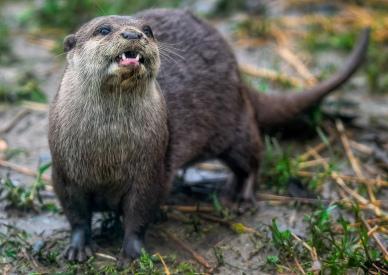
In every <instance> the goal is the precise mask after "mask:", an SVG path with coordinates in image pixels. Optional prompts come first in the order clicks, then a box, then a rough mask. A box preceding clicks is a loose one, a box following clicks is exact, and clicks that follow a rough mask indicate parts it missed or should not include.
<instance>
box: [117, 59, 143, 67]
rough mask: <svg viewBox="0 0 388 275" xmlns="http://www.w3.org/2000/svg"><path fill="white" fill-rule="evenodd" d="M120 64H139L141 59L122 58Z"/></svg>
mask: <svg viewBox="0 0 388 275" xmlns="http://www.w3.org/2000/svg"><path fill="white" fill-rule="evenodd" d="M120 65H123V66H127V65H139V61H138V60H136V58H125V59H124V60H120Z"/></svg>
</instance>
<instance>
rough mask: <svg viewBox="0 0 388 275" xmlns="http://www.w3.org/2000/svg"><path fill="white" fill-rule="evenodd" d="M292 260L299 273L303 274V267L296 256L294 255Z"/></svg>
mask: <svg viewBox="0 0 388 275" xmlns="http://www.w3.org/2000/svg"><path fill="white" fill-rule="evenodd" d="M294 262H295V265H296V267H297V268H298V269H299V271H300V273H302V274H303V275H305V274H306V271H304V269H303V267H302V266H301V264H300V263H299V261H298V259H297V258H296V257H294Z"/></svg>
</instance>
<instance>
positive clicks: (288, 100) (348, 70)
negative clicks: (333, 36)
mask: <svg viewBox="0 0 388 275" xmlns="http://www.w3.org/2000/svg"><path fill="white" fill-rule="evenodd" d="M369 33H370V29H369V28H367V29H364V30H363V31H362V33H361V35H360V38H359V42H358V44H357V46H356V47H355V48H354V50H353V52H352V53H351V55H350V57H349V58H348V60H347V62H346V64H345V66H344V67H343V69H342V70H341V71H339V72H338V73H336V74H335V75H334V76H332V77H331V78H330V79H328V80H326V81H323V82H321V83H319V84H317V85H316V86H314V87H312V88H309V89H307V90H305V91H303V92H294V93H292V92H291V93H290V94H288V95H267V94H263V93H259V92H257V91H255V90H254V89H251V88H248V89H249V92H248V94H249V97H250V98H251V101H252V103H253V104H252V105H253V106H254V108H255V111H256V119H257V122H258V123H259V125H260V127H270V126H275V125H279V124H283V123H285V122H287V121H289V120H291V119H292V118H294V117H295V116H296V115H298V114H300V113H302V112H303V111H305V110H306V109H308V108H310V107H312V106H313V105H315V104H317V103H318V102H319V101H320V100H322V99H323V98H324V97H325V96H326V95H328V94H329V93H330V92H332V91H333V90H335V89H336V88H338V87H339V86H341V85H342V84H343V83H344V82H345V81H346V80H348V79H349V78H350V76H352V74H353V73H354V72H355V71H356V70H357V68H358V67H359V66H360V65H361V63H362V61H363V59H364V57H365V54H366V52H367V48H368V43H369Z"/></svg>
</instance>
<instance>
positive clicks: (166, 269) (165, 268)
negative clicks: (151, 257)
mask: <svg viewBox="0 0 388 275" xmlns="http://www.w3.org/2000/svg"><path fill="white" fill-rule="evenodd" d="M155 255H156V256H158V257H159V259H160V261H161V262H162V265H163V269H164V273H165V274H166V275H170V274H171V273H170V270H169V269H168V266H167V265H166V263H165V262H164V260H163V257H162V255H160V254H159V253H156V254H155Z"/></svg>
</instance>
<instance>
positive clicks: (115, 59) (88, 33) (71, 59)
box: [64, 16, 160, 86]
mask: <svg viewBox="0 0 388 275" xmlns="http://www.w3.org/2000/svg"><path fill="white" fill-rule="evenodd" d="M64 49H65V51H66V52H67V60H68V63H69V66H71V67H72V70H75V71H77V73H78V74H79V75H80V76H81V79H83V80H84V81H86V82H89V83H90V82H93V81H98V82H99V83H101V84H104V83H105V84H108V83H109V84H114V85H125V86H131V83H132V84H133V83H138V82H141V81H147V80H152V79H154V78H155V77H156V75H157V72H158V69H159V66H160V59H159V51H158V46H157V43H156V40H155V38H154V35H153V33H152V30H151V27H150V26H149V25H147V24H146V22H143V21H142V20H140V19H134V18H132V17H128V16H104V17H98V18H95V19H93V20H91V21H89V22H88V23H86V24H85V25H83V26H82V27H81V28H80V29H79V30H78V31H77V32H76V33H75V34H71V35H68V36H67V37H66V38H65V41H64Z"/></svg>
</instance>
